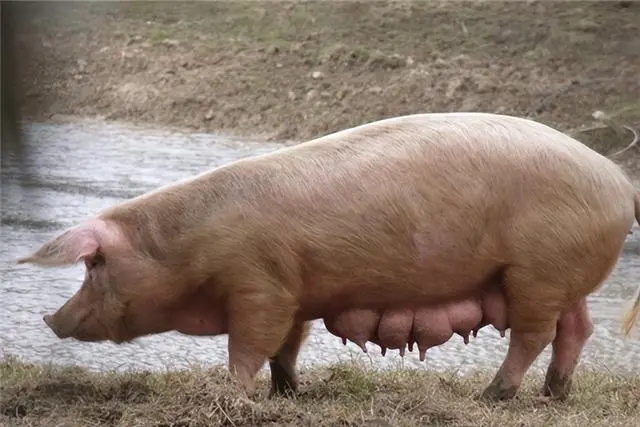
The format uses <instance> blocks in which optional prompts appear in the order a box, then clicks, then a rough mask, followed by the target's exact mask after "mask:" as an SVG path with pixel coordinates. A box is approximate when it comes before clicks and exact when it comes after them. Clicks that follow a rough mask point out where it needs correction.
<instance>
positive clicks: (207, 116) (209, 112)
mask: <svg viewBox="0 0 640 427" xmlns="http://www.w3.org/2000/svg"><path fill="white" fill-rule="evenodd" d="M213 116H214V112H213V109H209V111H207V114H205V115H204V119H205V120H207V121H208V120H211V119H213Z"/></svg>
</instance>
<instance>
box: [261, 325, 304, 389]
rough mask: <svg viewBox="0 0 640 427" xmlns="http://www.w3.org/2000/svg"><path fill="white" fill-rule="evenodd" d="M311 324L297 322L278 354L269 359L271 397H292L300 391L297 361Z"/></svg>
mask: <svg viewBox="0 0 640 427" xmlns="http://www.w3.org/2000/svg"><path fill="white" fill-rule="evenodd" d="M309 326H310V324H309V322H296V323H295V324H294V325H293V328H291V331H289V335H288V336H287V339H286V340H285V342H284V344H282V346H281V347H280V349H279V350H278V352H277V353H276V354H275V356H273V357H272V358H271V359H269V369H270V370H271V391H270V393H269V396H274V395H276V394H278V395H291V394H293V393H295V392H296V391H298V376H297V374H296V360H297V358H298V353H299V352H300V347H302V343H303V342H304V340H305V339H306V338H307V336H308V335H309Z"/></svg>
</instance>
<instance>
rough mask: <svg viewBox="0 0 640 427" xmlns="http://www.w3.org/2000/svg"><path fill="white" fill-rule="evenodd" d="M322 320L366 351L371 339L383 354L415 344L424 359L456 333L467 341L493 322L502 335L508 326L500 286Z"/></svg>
mask: <svg viewBox="0 0 640 427" xmlns="http://www.w3.org/2000/svg"><path fill="white" fill-rule="evenodd" d="M323 320H324V323H325V326H326V328H327V330H328V331H329V332H330V333H331V334H333V335H336V336H338V337H340V338H342V342H343V343H344V344H346V343H347V340H349V341H351V342H354V343H356V344H357V345H358V346H359V347H360V348H362V350H363V351H364V352H367V348H366V343H367V341H370V342H373V343H375V344H378V345H379V346H380V347H381V348H382V354H383V355H384V354H385V353H386V349H388V348H389V349H399V350H400V355H402V356H403V355H404V353H405V348H406V347H407V346H408V348H409V351H413V346H414V344H416V345H417V347H418V350H419V352H420V360H421V361H423V360H424V359H425V357H426V352H427V350H428V349H429V348H432V347H436V346H439V345H441V344H444V343H445V342H447V341H449V339H451V337H452V336H453V335H454V334H457V335H460V336H461V337H462V338H463V339H464V342H465V344H467V343H468V342H469V335H470V334H471V333H473V335H474V336H475V335H476V334H477V332H478V330H479V329H481V328H482V327H484V326H486V325H493V326H494V327H495V328H496V329H497V330H499V331H500V334H501V335H502V336H504V332H505V330H506V329H507V328H508V323H507V307H506V301H505V299H504V295H503V294H502V292H500V291H499V290H498V289H497V288H492V289H490V290H487V291H485V293H483V294H482V295H481V296H478V297H476V298H469V299H465V300H459V301H454V302H450V303H447V304H441V305H434V306H425V307H418V308H413V309H409V308H406V309H401V308H394V309H386V310H368V309H350V310H346V311H343V312H340V313H337V314H335V315H332V316H325V317H324V318H323Z"/></svg>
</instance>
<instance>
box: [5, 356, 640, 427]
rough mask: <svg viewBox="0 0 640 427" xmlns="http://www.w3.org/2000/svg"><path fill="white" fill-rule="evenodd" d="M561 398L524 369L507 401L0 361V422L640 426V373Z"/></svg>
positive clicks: (375, 386)
mask: <svg viewBox="0 0 640 427" xmlns="http://www.w3.org/2000/svg"><path fill="white" fill-rule="evenodd" d="M575 379H576V381H575V385H574V393H573V394H572V396H571V397H570V398H569V399H568V400H567V401H565V402H551V401H548V400H545V399H544V398H541V397H540V396H539V390H540V387H541V385H542V378H540V377H537V376H534V375H530V376H528V377H527V378H526V379H525V381H524V384H523V387H522V389H521V391H520V393H519V394H518V396H517V398H516V399H515V400H512V401H510V402H502V403H497V404H494V405H492V404H487V403H483V402H482V401H479V400H477V396H478V394H479V393H480V392H481V391H482V389H483V387H485V386H486V385H487V384H488V383H489V381H490V380H491V375H490V374H488V373H483V374H476V375H471V376H466V377H459V376H457V375H455V374H454V373H442V374H437V373H431V372H428V371H423V370H411V369H405V370H398V371H378V372H376V371H372V370H370V369H368V368H366V367H365V366H364V365H360V364H340V365H335V366H331V367H329V368H317V369H312V370H305V371H302V372H301V381H302V384H301V388H300V393H299V394H298V395H297V396H296V397H295V398H293V399H284V398H274V399H268V398H267V396H266V394H267V391H268V389H269V383H268V377H267V376H264V375H263V376H262V377H261V378H260V382H259V390H260V395H259V396H256V397H254V398H253V399H254V402H255V403H254V404H251V403H250V402H247V401H246V399H243V398H242V397H241V395H240V394H239V393H238V390H237V389H236V388H234V387H233V386H232V385H231V384H232V383H231V382H230V381H229V376H228V371H226V370H225V369H213V370H206V369H204V368H199V367H195V368H194V369H193V370H188V371H171V372H166V373H156V374H151V373H136V374H133V373H122V374H114V373H110V372H107V373H102V374H94V373H89V372H86V371H84V370H81V369H77V368H64V369H61V368H58V367H49V366H34V365H29V364H24V363H21V362H19V361H17V360H15V359H12V358H10V359H8V360H7V361H6V362H2V363H0V425H3V426H12V427H14V426H15V427H26V426H30V427H31V426H34V427H35V426H39V427H40V426H41V427H50V426H64V427H76V426H78V427H80V426H82V427H84V426H144V427H146V426H156V427H160V426H162V427H170V426H171V427H200V426H202V427H205V426H207V427H208V426H246V427H250V426H251V427H253V426H273V427H275V426H309V427H328V426H368V427H374V426H375V427H391V426H394V427H395V426H403V427H404V426H444V425H447V426H465V427H474V426H496V427H497V426H520V427H537V426H541V425H543V426H563V427H570V426H571V427H591V426H604V425H608V426H612V427H613V426H616V427H617V426H619V427H622V426H625V427H626V426H633V425H636V426H637V425H640V378H638V377H633V378H624V377H616V376H614V375H610V374H603V373H595V372H588V371H580V372H578V374H577V375H576V378H575Z"/></svg>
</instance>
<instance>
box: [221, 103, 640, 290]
mask: <svg viewBox="0 0 640 427" xmlns="http://www.w3.org/2000/svg"><path fill="white" fill-rule="evenodd" d="M236 167H237V169H236V172H234V173H236V175H237V176H238V177H239V178H238V182H242V184H243V185H242V186H239V187H238V188H242V191H240V192H237V193H234V195H233V197H232V198H231V199H232V200H233V201H234V204H233V206H236V208H231V210H230V212H231V213H230V214H229V215H228V216H227V218H229V222H230V223H231V222H233V221H235V220H236V219H237V218H239V217H242V218H251V220H250V221H246V222H243V223H242V227H243V230H244V231H245V232H246V233H247V236H260V237H259V239H262V240H265V241H269V242H282V246H281V247H289V248H294V250H295V251H297V252H298V255H299V258H301V259H304V265H306V266H307V267H308V268H309V269H310V271H313V272H314V273H313V274H312V276H313V277H314V278H313V281H316V282H320V281H321V282H323V285H322V286H330V287H334V286H335V287H343V286H346V285H345V280H347V281H348V280H353V281H359V282H366V281H369V282H372V283H373V282H376V283H384V282H385V281H387V282H388V281H396V282H404V283H416V284H417V283H420V282H421V281H422V280H424V277H430V278H431V279H430V280H432V281H434V282H435V283H437V281H438V278H442V280H445V278H446V281H447V283H449V284H450V283H467V282H468V281H470V280H474V278H475V280H477V278H478V277H483V276H485V275H487V274H490V273H491V271H492V270H494V269H495V268H497V267H499V266H500V265H501V264H503V263H507V262H509V259H508V258H509V256H510V250H511V247H509V245H511V246H513V244H512V243H513V241H514V240H513V238H512V237H511V236H509V235H508V231H505V230H516V229H517V230H518V233H519V235H520V236H530V235H532V234H534V233H538V234H539V233H540V230H541V229H544V228H546V230H547V231H549V232H551V233H554V232H555V231H551V230H550V227H553V228H557V229H558V230H560V232H571V229H575V228H576V227H592V226H594V225H593V224H596V223H597V219H598V218H603V217H604V218H605V219H607V218H609V219H610V220H611V221H618V222H620V221H621V220H623V221H624V220H626V219H625V218H627V217H628V214H629V212H630V210H629V209H630V207H631V209H632V207H633V200H632V199H631V197H627V196H630V194H631V191H633V189H632V187H631V184H630V182H629V181H628V180H627V179H626V177H625V176H624V175H623V174H622V172H621V171H620V170H619V169H618V167H617V166H616V165H615V164H613V163H612V162H611V161H609V160H608V159H606V158H605V157H602V156H600V155H599V154H597V153H595V152H593V151H591V150H589V149H588V148H587V147H585V146H583V145H582V144H581V143H579V142H577V141H574V140H572V139H570V138H569V137H567V136H565V135H563V134H562V133H560V132H557V131H554V130H553V129H551V128H548V127H546V126H543V125H541V124H537V123H535V122H531V121H526V120H523V119H517V118H512V117H505V116H495V115H488V114H473V113H452V114H436V115H415V116H408V117H403V118H396V119H391V120H387V121H381V122H377V123H374V124H370V125H365V126H361V127H358V128H354V129H350V130H346V131H342V132H337V133H335V134H332V135H328V136H325V137H322V138H319V139H317V140H315V141H311V142H309V143H304V144H300V145H298V146H294V147H292V148H289V149H286V150H282V151H280V152H276V153H273V154H269V155H266V156H261V157H257V158H254V159H248V160H246V161H241V162H238V163H237V164H236ZM240 177H244V178H247V179H240ZM245 184H246V185H245ZM239 200H241V203H238V201H239ZM631 212H632V211H631ZM550 213H553V216H552V217H553V218H554V220H556V221H560V223H556V224H554V223H553V221H551V222H549V221H548V220H546V219H545V218H549V217H550V216H549V215H550ZM575 213H580V215H581V216H576V215H575ZM565 218H569V219H570V221H574V222H570V221H564V219H565ZM541 221H542V223H541ZM575 221H579V222H580V224H577V223H576V222H575ZM595 226H596V227H602V229H605V228H606V227H608V225H607V224H606V223H604V224H601V225H598V224H596V225H595ZM540 227H542V228H540ZM228 228H229V229H233V228H234V227H232V226H228ZM265 236H267V237H265ZM568 237H571V236H568ZM249 240H250V241H253V237H251V238H249ZM569 240H571V239H569ZM271 244H274V243H271ZM518 244H521V243H518ZM460 265H464V266H465V268H464V269H460V268H459V266H460ZM332 283H333V284H332ZM444 283H445V282H442V284H444ZM449 289H451V290H452V292H454V291H455V287H454V286H449Z"/></svg>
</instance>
